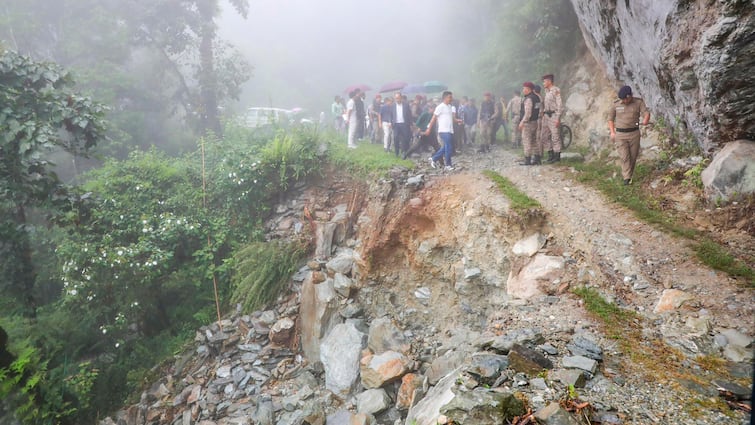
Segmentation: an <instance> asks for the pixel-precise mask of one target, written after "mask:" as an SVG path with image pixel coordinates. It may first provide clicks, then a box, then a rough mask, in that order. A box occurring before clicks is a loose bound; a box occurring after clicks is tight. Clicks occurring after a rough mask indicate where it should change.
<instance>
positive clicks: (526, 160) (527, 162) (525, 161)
mask: <svg viewBox="0 0 755 425" xmlns="http://www.w3.org/2000/svg"><path fill="white" fill-rule="evenodd" d="M519 165H532V162H530V157H528V156H525V157H524V162H520V163H519Z"/></svg>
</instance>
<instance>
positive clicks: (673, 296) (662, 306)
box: [653, 289, 693, 313]
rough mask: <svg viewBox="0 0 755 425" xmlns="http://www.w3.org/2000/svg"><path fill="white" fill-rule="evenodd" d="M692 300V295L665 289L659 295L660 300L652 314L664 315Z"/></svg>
mask: <svg viewBox="0 0 755 425" xmlns="http://www.w3.org/2000/svg"><path fill="white" fill-rule="evenodd" d="M692 299H693V297H692V295H690V294H688V293H686V292H684V291H680V290H678V289H665V290H664V291H663V293H662V294H661V298H660V299H659V300H658V304H656V306H655V309H653V312H654V313H665V312H668V311H673V310H676V309H678V308H679V307H681V306H682V305H683V304H684V303H686V302H688V301H691V300H692Z"/></svg>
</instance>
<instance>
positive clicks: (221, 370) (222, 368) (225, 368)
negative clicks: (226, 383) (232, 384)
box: [215, 366, 231, 378]
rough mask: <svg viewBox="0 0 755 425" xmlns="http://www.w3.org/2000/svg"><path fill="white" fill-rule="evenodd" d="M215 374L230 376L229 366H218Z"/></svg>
mask: <svg viewBox="0 0 755 425" xmlns="http://www.w3.org/2000/svg"><path fill="white" fill-rule="evenodd" d="M215 376H217V377H218V378H228V377H229V376H231V367H230V366H220V367H219V368H218V369H217V370H216V371H215Z"/></svg>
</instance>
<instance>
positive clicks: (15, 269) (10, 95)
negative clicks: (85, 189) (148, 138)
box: [0, 51, 105, 315]
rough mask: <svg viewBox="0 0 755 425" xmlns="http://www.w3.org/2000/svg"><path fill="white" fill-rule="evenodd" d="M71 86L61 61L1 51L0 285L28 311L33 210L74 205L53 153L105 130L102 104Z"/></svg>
mask: <svg viewBox="0 0 755 425" xmlns="http://www.w3.org/2000/svg"><path fill="white" fill-rule="evenodd" d="M72 86H73V80H72V78H71V76H70V74H68V73H66V72H64V71H63V70H62V69H61V68H60V67H58V66H57V65H54V64H51V63H42V62H35V61H33V60H31V59H29V58H28V57H24V56H20V55H18V54H17V53H15V52H11V51H0V105H2V106H0V108H1V109H0V236H2V237H0V241H2V242H0V259H2V260H0V269H1V272H0V286H2V287H3V291H4V292H6V293H8V294H12V295H13V296H14V297H15V298H16V299H17V300H18V301H20V302H21V305H22V306H23V307H24V312H25V313H26V314H28V315H33V314H34V310H35V307H36V305H35V304H36V303H35V300H34V291H35V282H36V273H35V266H34V261H33V258H32V247H31V244H30V235H29V233H30V232H31V231H33V230H34V229H33V225H32V223H31V222H30V219H29V218H30V213H31V212H32V211H34V210H38V211H52V212H54V211H56V210H58V211H60V210H61V209H64V208H66V205H70V204H68V202H67V201H68V196H69V195H68V190H67V187H66V186H65V185H64V184H63V183H62V182H61V181H60V180H59V179H58V176H57V174H56V173H55V170H54V164H53V163H52V162H51V161H50V159H49V155H50V153H52V152H53V151H56V150H62V151H65V152H68V153H70V154H73V155H76V156H85V155H86V154H87V153H88V152H89V150H90V149H91V148H93V147H94V146H95V145H96V144H97V142H98V141H100V140H102V138H103V135H104V125H103V114H104V112H105V109H104V107H103V106H101V105H99V104H97V103H95V102H93V101H92V100H91V99H89V98H87V97H83V96H80V95H78V94H77V93H75V92H74V91H73V90H72Z"/></svg>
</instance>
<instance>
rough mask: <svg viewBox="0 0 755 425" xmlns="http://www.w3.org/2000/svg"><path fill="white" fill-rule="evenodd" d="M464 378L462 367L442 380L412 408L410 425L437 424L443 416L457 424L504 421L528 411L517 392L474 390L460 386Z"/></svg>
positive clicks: (408, 421) (407, 420) (409, 415)
mask: <svg viewBox="0 0 755 425" xmlns="http://www.w3.org/2000/svg"><path fill="white" fill-rule="evenodd" d="M460 377H461V370H460V369H456V370H455V371H453V372H451V373H449V374H448V375H446V376H445V377H444V378H443V379H441V380H440V382H438V385H436V386H435V387H433V388H432V389H430V391H428V392H427V395H426V396H425V398H423V399H422V400H421V401H420V402H419V403H417V404H416V405H415V406H414V407H412V408H411V409H409V414H408V415H407V417H406V425H436V424H437V420H438V417H439V416H440V415H445V416H447V417H448V418H450V419H453V421H454V423H455V424H469V425H478V424H501V423H507V421H510V420H511V419H513V418H514V416H517V415H522V414H524V413H525V410H524V404H523V403H522V401H521V400H519V399H517V398H516V397H515V396H514V394H512V393H508V392H499V391H492V390H484V389H481V388H478V389H475V390H474V391H470V390H468V389H466V388H465V387H463V386H459V385H457V383H456V381H457V380H458V379H459V378H460Z"/></svg>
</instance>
